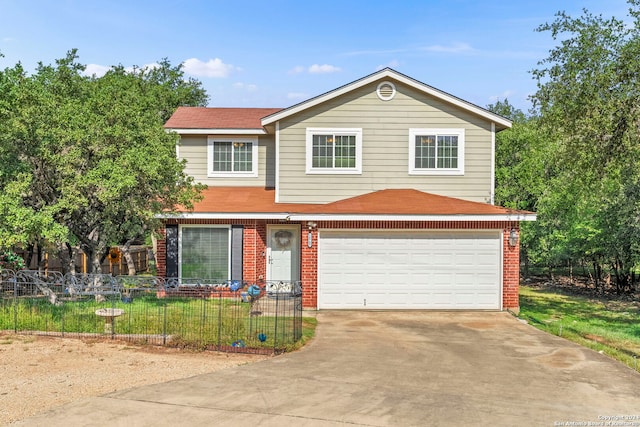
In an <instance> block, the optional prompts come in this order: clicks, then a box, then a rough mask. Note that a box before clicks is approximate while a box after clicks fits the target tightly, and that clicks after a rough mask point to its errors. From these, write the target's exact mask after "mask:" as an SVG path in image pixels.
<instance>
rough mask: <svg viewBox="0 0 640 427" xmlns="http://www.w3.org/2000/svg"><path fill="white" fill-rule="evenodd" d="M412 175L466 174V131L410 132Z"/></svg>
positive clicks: (417, 130) (434, 130) (429, 130)
mask: <svg viewBox="0 0 640 427" xmlns="http://www.w3.org/2000/svg"><path fill="white" fill-rule="evenodd" d="M409 174H410V175H464V129H409Z"/></svg>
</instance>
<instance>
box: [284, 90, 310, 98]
mask: <svg viewBox="0 0 640 427" xmlns="http://www.w3.org/2000/svg"><path fill="white" fill-rule="evenodd" d="M308 97H309V94H306V93H304V92H289V93H288V94H287V98H288V99H306V98H308Z"/></svg>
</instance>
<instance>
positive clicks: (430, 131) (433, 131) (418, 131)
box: [409, 128, 465, 175]
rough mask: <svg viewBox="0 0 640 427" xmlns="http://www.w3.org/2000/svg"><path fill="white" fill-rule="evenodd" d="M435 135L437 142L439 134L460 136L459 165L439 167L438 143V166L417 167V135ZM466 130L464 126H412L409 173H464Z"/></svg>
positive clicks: (410, 130)
mask: <svg viewBox="0 0 640 427" xmlns="http://www.w3.org/2000/svg"><path fill="white" fill-rule="evenodd" d="M432 135H433V136H435V137H436V144H437V140H438V137H439V136H457V137H458V167H456V168H439V167H437V165H438V157H437V152H438V148H437V145H436V158H435V159H436V167H433V168H417V167H416V146H415V143H416V137H418V136H432ZM464 148H465V130H464V129H463V128H411V129H409V175H464Z"/></svg>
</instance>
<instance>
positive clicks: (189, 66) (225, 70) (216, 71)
mask: <svg viewBox="0 0 640 427" xmlns="http://www.w3.org/2000/svg"><path fill="white" fill-rule="evenodd" d="M183 65H184V72H185V73H187V74H191V75H193V76H197V77H211V78H222V77H228V76H229V74H231V73H232V72H233V71H235V70H237V68H236V67H234V66H233V65H231V64H225V63H224V62H222V59H220V58H215V59H210V60H208V61H207V62H204V61H200V60H199V59H198V58H189V59H187V60H186V61H184V63H183Z"/></svg>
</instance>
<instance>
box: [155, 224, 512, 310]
mask: <svg viewBox="0 0 640 427" xmlns="http://www.w3.org/2000/svg"><path fill="white" fill-rule="evenodd" d="M171 222H172V223H175V220H172V221H171ZM180 222H181V223H184V224H229V223H233V224H243V225H244V226H245V229H244V248H243V264H244V265H243V277H244V280H245V281H247V282H248V283H255V282H259V281H260V280H261V279H264V278H265V277H266V271H267V260H266V257H265V256H264V255H263V254H265V253H266V247H267V231H266V229H267V224H268V223H278V222H277V221H255V220H239V221H224V220H184V221H180ZM306 225H307V224H306V223H303V224H302V226H301V236H300V244H301V251H300V253H301V266H300V267H301V268H300V275H301V280H302V291H303V303H302V304H303V307H304V308H309V309H313V308H317V303H318V231H317V229H314V230H312V232H311V233H312V238H313V241H312V243H313V244H312V247H311V248H309V247H308V246H307V233H308V229H307V227H306ZM318 228H327V229H358V228H361V229H389V230H392V229H404V230H406V229H417V230H429V229H431V230H436V229H438V230H502V231H503V271H502V279H503V289H502V308H503V309H509V310H514V311H517V310H518V309H519V305H520V304H519V300H518V287H519V280H520V276H519V265H520V264H519V263H520V258H519V255H520V253H519V243H520V242H519V240H518V245H516V246H515V247H510V246H509V232H510V231H511V229H512V228H515V229H516V230H517V231H519V229H518V223H517V222H516V221H487V222H478V221H396V222H390V221H318ZM162 235H163V236H164V230H162ZM156 263H157V269H158V275H159V276H164V274H165V272H166V267H165V263H166V244H165V240H164V239H159V240H158V251H157V261H156Z"/></svg>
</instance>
